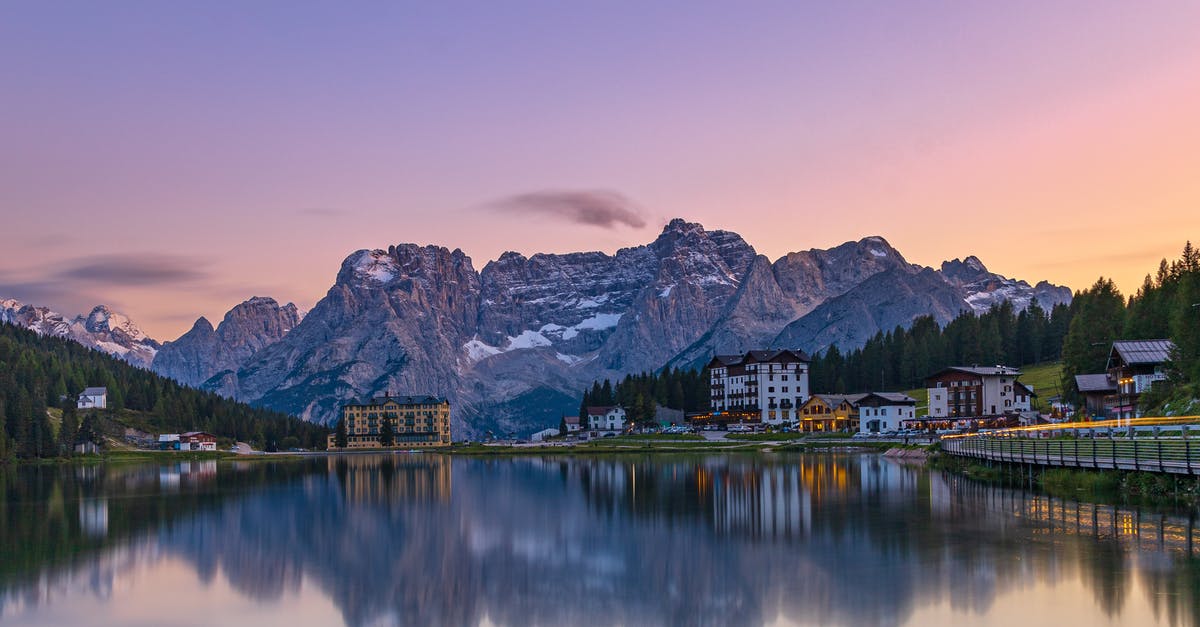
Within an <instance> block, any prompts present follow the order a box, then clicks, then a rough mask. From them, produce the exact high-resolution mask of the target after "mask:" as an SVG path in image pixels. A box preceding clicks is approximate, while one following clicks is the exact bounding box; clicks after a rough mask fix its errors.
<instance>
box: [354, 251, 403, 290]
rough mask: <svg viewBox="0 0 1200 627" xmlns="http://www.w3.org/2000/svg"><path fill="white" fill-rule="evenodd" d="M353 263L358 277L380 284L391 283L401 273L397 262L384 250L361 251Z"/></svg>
mask: <svg viewBox="0 0 1200 627" xmlns="http://www.w3.org/2000/svg"><path fill="white" fill-rule="evenodd" d="M351 263H352V264H353V266H354V274H355V275H356V276H358V277H360V278H363V279H369V280H371V281H374V282H376V283H379V284H386V283H388V282H390V281H391V280H392V279H395V278H396V275H397V274H399V273H400V268H399V266H398V265H397V264H396V260H395V259H393V258H392V256H391V255H389V254H388V253H387V251H383V250H360V251H358V253H357V256H356V257H355V258H354V260H353V261H352V262H351Z"/></svg>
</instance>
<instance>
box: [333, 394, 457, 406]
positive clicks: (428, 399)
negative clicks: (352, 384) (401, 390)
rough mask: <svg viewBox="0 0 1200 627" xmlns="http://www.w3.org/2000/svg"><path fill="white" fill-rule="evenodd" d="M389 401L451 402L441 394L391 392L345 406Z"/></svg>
mask: <svg viewBox="0 0 1200 627" xmlns="http://www.w3.org/2000/svg"><path fill="white" fill-rule="evenodd" d="M389 401H394V402H396V403H398V404H400V405H442V404H445V403H449V401H447V400H446V399H445V398H443V397H441V396H429V395H419V396H392V395H390V394H381V395H379V396H373V397H371V398H369V399H367V400H365V401H363V402H361V403H346V404H345V405H344V406H345V407H369V406H371V405H382V404H384V403H387V402H389Z"/></svg>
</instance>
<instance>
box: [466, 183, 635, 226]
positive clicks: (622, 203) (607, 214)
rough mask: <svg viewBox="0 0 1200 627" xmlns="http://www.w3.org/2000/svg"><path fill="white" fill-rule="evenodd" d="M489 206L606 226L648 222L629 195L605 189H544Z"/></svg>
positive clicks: (589, 224) (502, 211)
mask: <svg viewBox="0 0 1200 627" xmlns="http://www.w3.org/2000/svg"><path fill="white" fill-rule="evenodd" d="M485 207H486V208H488V209H490V210H492V211H497V212H501V213H519V214H530V215H542V216H548V217H551V218H556V219H559V220H564V221H567V222H572V223H575V224H584V225H588V226H598V227H601V228H605V229H612V228H616V227H617V226H618V225H621V224H623V225H625V226H628V227H632V228H635V229H640V228H643V227H645V226H646V219H645V218H643V217H642V210H641V209H640V208H639V207H638V206H637V205H635V204H634V203H633V201H631V200H629V199H628V198H626V197H624V196H622V195H621V194H618V193H616V192H611V191H604V190H543V191H538V192H530V193H527V194H517V195H515V196H509V197H507V198H501V199H499V200H495V201H492V202H490V203H487V204H486V205H485Z"/></svg>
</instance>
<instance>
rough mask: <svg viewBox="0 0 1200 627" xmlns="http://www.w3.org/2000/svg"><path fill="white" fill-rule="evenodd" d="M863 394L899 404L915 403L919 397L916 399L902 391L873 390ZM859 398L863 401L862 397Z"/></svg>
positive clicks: (864, 396)
mask: <svg viewBox="0 0 1200 627" xmlns="http://www.w3.org/2000/svg"><path fill="white" fill-rule="evenodd" d="M862 396H863V398H866V397H868V396H874V397H875V398H879V399H882V400H885V401H887V402H889V403H895V404H897V405H909V404H914V405H915V404H916V402H917V399H915V398H913V397H911V396H909V395H907V394H902V393H900V392H871V393H869V394H863V395H862ZM859 400H860V401H861V400H862V399H859Z"/></svg>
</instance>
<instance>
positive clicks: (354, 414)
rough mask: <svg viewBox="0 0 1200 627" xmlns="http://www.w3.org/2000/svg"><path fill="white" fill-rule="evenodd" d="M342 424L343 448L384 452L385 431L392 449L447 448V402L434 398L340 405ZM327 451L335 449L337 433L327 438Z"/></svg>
mask: <svg viewBox="0 0 1200 627" xmlns="http://www.w3.org/2000/svg"><path fill="white" fill-rule="evenodd" d="M342 422H344V423H345V425H346V448H383V443H382V436H383V435H384V434H385V433H386V431H387V430H388V429H390V430H391V432H392V444H391V445H390V446H394V447H401V448H411V447H414V446H447V445H449V444H450V401H448V400H446V399H444V398H439V397H436V396H389V395H384V396H376V397H375V398H373V399H371V400H370V401H367V402H365V403H351V404H349V405H343V406H342ZM328 448H330V449H334V448H337V434H336V433H331V434H329V442H328Z"/></svg>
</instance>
